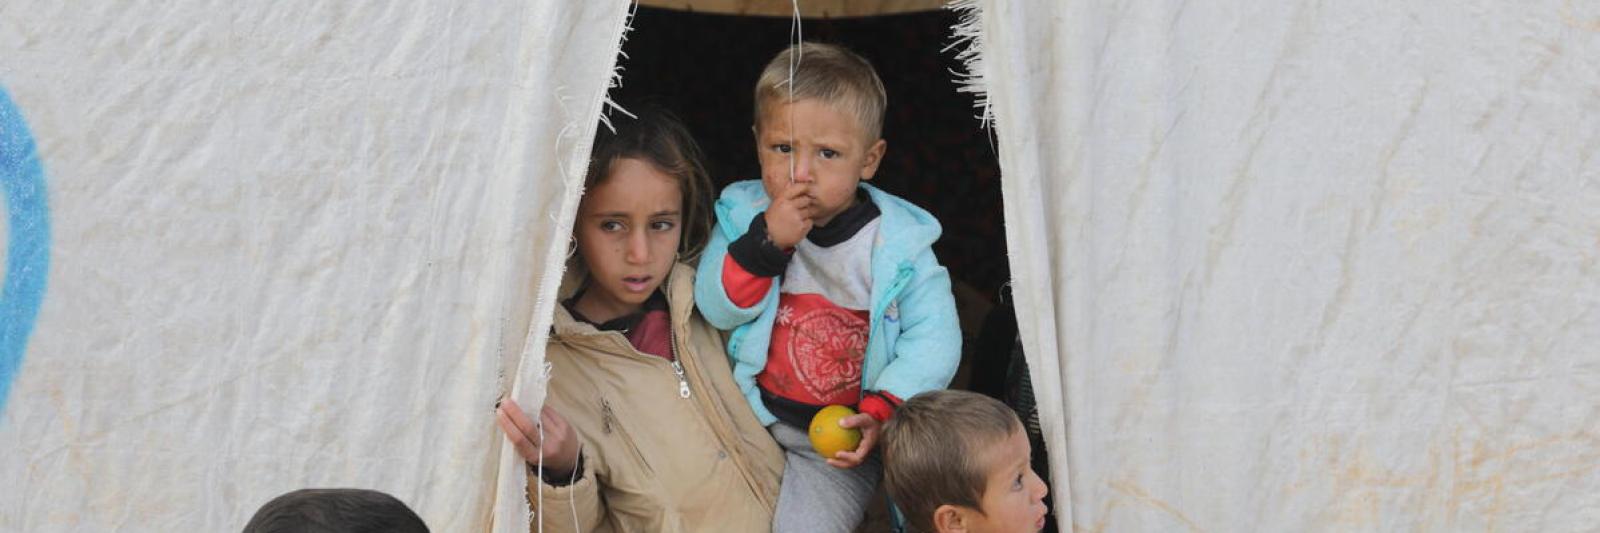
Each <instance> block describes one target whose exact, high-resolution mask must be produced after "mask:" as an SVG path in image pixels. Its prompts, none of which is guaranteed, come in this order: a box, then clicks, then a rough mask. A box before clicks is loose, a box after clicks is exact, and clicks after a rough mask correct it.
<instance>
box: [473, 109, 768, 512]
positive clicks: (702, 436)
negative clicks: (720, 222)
mask: <svg viewBox="0 0 1600 533" xmlns="http://www.w3.org/2000/svg"><path fill="white" fill-rule="evenodd" d="M584 187H585V190H586V191H587V192H586V193H585V194H584V197H583V201H582V203H581V204H579V208H578V220H577V222H576V224H574V228H573V238H574V239H575V240H576V248H577V250H578V258H579V259H580V261H578V264H577V265H574V268H569V269H568V276H567V278H566V280H564V283H563V287H562V299H561V305H559V306H558V307H557V308H556V311H555V322H554V326H553V328H552V332H551V336H550V341H549V344H547V345H546V347H545V359H546V360H547V361H549V362H551V363H552V364H553V367H552V370H551V378H550V384H549V395H548V397H547V399H546V401H545V406H544V408H543V409H542V410H541V411H540V413H539V424H541V425H542V426H543V431H544V435H543V437H544V440H543V441H542V442H541V441H540V438H539V437H540V435H539V428H538V426H536V424H535V423H534V422H533V421H532V420H530V419H529V418H528V417H527V416H526V415H524V414H523V412H522V410H521V409H520V408H519V407H518V406H517V404H516V403H515V402H511V401H506V402H503V403H502V404H501V405H500V407H499V408H498V409H497V415H498V421H499V424H500V428H501V429H502V430H503V431H504V432H505V434H506V437H507V438H509V439H510V440H511V442H512V444H513V446H515V447H516V450H517V453H518V454H520V455H521V456H522V458H523V459H524V460H526V461H527V462H528V463H529V467H530V473H529V484H528V496H529V500H530V503H531V504H532V505H533V506H534V521H535V523H534V524H533V525H532V529H533V530H535V531H538V530H539V523H540V522H542V525H543V527H544V531H555V532H561V531H585V532H589V531H767V530H768V529H769V528H770V527H771V524H772V512H773V507H774V505H775V502H776V499H777V494H778V484H779V477H780V476H781V475H782V472H783V454H782V452H781V451H780V450H779V448H778V447H777V444H776V443H774V442H773V441H772V438H771V437H770V436H769V435H768V433H767V431H766V430H765V429H764V428H763V427H762V426H761V424H760V423H759V422H757V421H756V418H755V415H754V414H753V413H752V412H751V411H750V408H749V407H748V406H747V405H746V403H745V400H744V396H743V395H742V394H740V391H739V388H738V386H736V385H735V384H734V382H733V376H732V371H731V370H730V368H729V366H728V358H727V352H726V351H725V350H724V348H723V344H722V342H723V341H722V336H721V335H720V334H719V333H718V332H717V330H716V329H713V328H712V327H711V326H710V325H709V324H707V323H706V322H705V320H704V319H702V318H701V317H700V315H699V313H697V312H695V309H694V271H693V269H692V268H690V267H689V266H687V263H692V261H694V256H695V255H696V254H697V253H699V251H700V249H701V247H702V246H703V245H704V244H705V241H706V238H707V232H708V231H709V230H710V227H711V226H710V221H711V213H710V210H709V204H710V201H709V200H710V198H711V196H710V195H711V185H710V180H709V179H708V177H707V176H706V172H705V169H704V167H703V166H702V165H701V163H700V153H699V148H698V147H696V146H695V143H694V140H693V139H692V138H691V137H690V136H689V134H688V131H687V130H686V129H685V128H684V127H683V125H682V124H680V123H679V122H677V120H675V119H674V118H672V117H671V116H670V115H667V114H665V113H664V112H660V111H652V110H646V111H644V112H641V113H639V114H638V118H637V119H636V120H633V121H631V122H626V123H619V124H618V125H617V131H616V132H615V133H611V132H608V131H606V130H604V129H602V130H601V131H600V133H599V135H598V136H597V138H596V140H595V146H594V150H593V152H592V154H591V157H590V163H589V170H588V175H587V176H586V177H585V180H584ZM541 462H542V464H543V468H542V472H543V475H542V478H541V477H540V476H538V475H537V474H536V473H535V471H534V469H533V466H534V465H538V464H540V463H541ZM541 484H542V485H543V486H542V487H541V486H540V485H541ZM541 493H542V501H539V500H540V496H539V495H540V494H541Z"/></svg>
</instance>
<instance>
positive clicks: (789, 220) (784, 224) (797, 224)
mask: <svg viewBox="0 0 1600 533" xmlns="http://www.w3.org/2000/svg"><path fill="white" fill-rule="evenodd" d="M810 194H811V184H810V183H791V184H789V187H788V188H787V189H784V190H783V194H782V195H780V196H779V197H777V198H773V199H772V205H771V206H769V207H767V213H766V218H767V238H768V239H769V240H771V241H772V244H773V245H774V246H777V247H778V248H779V249H782V250H788V249H790V248H794V246H795V245H796V244H799V243H800V240H801V239H804V238H806V234H807V233H811V225H812V222H811V217H812V216H813V215H815V209H814V208H813V205H812V201H811V196H809V195H810Z"/></svg>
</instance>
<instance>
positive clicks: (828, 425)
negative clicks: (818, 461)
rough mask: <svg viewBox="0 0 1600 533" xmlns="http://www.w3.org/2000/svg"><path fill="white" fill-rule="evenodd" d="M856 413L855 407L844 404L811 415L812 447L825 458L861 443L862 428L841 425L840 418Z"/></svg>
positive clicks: (810, 432) (846, 450) (831, 457)
mask: <svg viewBox="0 0 1600 533" xmlns="http://www.w3.org/2000/svg"><path fill="white" fill-rule="evenodd" d="M854 414H856V410H855V409H851V408H849V407H846V406H843V405H830V406H827V407H823V408H822V410H821V411H817V416H813V417H811V431H809V432H807V434H808V435H809V436H810V437H811V448H812V449H815V450H817V455H821V456H822V458H823V459H833V458H834V457H833V456H834V454H837V453H839V452H848V451H853V450H855V449H856V446H860V445H861V430H859V429H856V428H847V427H841V426H840V425H839V421H840V420H844V419H845V418H847V417H849V416H851V415H854Z"/></svg>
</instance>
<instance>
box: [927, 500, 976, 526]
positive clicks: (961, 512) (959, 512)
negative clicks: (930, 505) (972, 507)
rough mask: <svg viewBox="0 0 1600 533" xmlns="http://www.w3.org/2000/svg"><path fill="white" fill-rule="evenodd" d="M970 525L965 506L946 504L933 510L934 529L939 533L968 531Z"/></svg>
mask: <svg viewBox="0 0 1600 533" xmlns="http://www.w3.org/2000/svg"><path fill="white" fill-rule="evenodd" d="M970 525H971V524H969V523H968V520H967V509H965V508H962V507H957V506H954V505H950V504H945V505H940V506H939V508H937V509H934V510H933V530H934V531H936V532H938V533H967V532H968V531H970V530H969V529H968V527H969V526H970Z"/></svg>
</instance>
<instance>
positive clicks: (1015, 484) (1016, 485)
mask: <svg viewBox="0 0 1600 533" xmlns="http://www.w3.org/2000/svg"><path fill="white" fill-rule="evenodd" d="M1011 490H1022V474H1017V479H1015V480H1012V481H1011Z"/></svg>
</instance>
